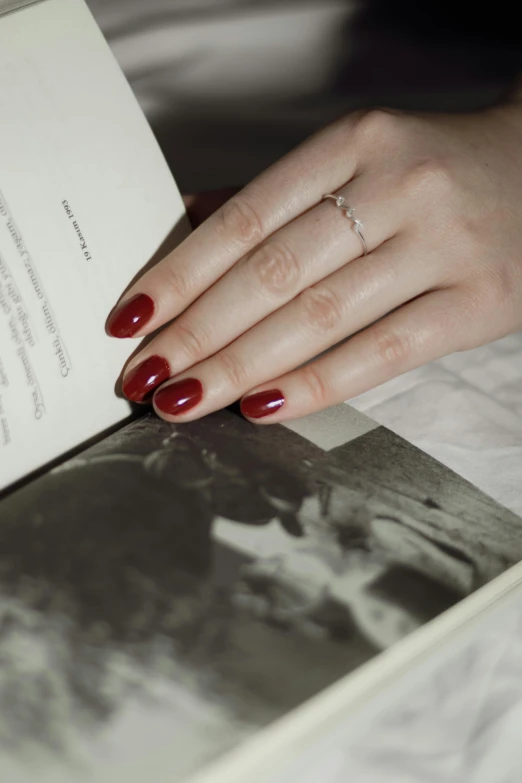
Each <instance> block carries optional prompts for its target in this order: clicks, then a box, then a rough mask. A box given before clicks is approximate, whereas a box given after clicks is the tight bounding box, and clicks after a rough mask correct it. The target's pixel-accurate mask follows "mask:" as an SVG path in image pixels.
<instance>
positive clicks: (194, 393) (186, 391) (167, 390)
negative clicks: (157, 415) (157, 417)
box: [154, 378, 203, 416]
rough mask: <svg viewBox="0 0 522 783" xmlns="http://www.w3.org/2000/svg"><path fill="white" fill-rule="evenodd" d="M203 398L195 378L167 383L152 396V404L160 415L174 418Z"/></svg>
mask: <svg viewBox="0 0 522 783" xmlns="http://www.w3.org/2000/svg"><path fill="white" fill-rule="evenodd" d="M202 398H203V386H202V385H201V383H200V381H198V380H197V379H196V378H183V380H181V381H176V382H175V383H169V385H168V386H164V387H163V388H162V389H160V390H159V391H157V392H156V394H155V395H154V404H155V405H156V407H157V408H158V409H159V410H160V411H161V412H162V413H168V415H169V416H176V415H177V414H178V413H185V412H186V411H189V410H190V409H191V408H194V407H195V406H196V405H197V404H198V403H199V402H201V400H202Z"/></svg>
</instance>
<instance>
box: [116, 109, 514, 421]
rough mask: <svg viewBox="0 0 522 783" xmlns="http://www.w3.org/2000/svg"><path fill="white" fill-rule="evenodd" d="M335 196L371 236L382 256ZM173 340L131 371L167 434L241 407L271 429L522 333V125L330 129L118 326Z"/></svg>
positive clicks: (196, 236) (199, 236) (257, 184)
mask: <svg viewBox="0 0 522 783" xmlns="http://www.w3.org/2000/svg"><path fill="white" fill-rule="evenodd" d="M330 193H335V194H338V195H342V196H343V197H344V198H345V200H346V204H347V205H350V206H351V207H353V208H354V215H355V218H357V219H358V220H360V221H362V224H363V227H362V234H363V237H364V240H365V242H366V244H367V246H368V255H363V243H362V242H361V239H360V237H359V236H358V234H357V233H356V230H354V224H353V222H352V221H351V220H350V219H348V218H347V216H346V215H345V213H344V212H343V210H342V209H338V208H337V207H336V203H335V201H333V200H326V201H325V200H324V196H325V195H326V194H330ZM160 327H164V328H163V330H162V331H161V332H160V333H159V334H158V335H157V336H156V337H155V338H154V339H153V340H152V341H151V342H149V343H148V344H147V346H146V347H145V348H143V350H142V351H141V352H140V353H138V354H137V355H136V356H134V357H133V359H132V360H131V362H130V363H129V365H128V367H127V368H126V371H125V375H124V379H123V388H124V392H125V394H126V395H127V396H128V397H129V398H130V399H132V400H139V401H141V400H144V399H147V398H148V397H149V396H150V395H151V392H152V391H153V390H154V389H155V390H156V391H155V394H154V406H155V408H156V410H157V412H158V414H159V415H160V416H162V417H163V418H165V419H168V420H172V421H174V420H175V421H189V420H191V419H195V418H198V417H200V416H204V415H205V414H207V413H210V412H211V411H214V410H216V409H219V408H223V407H225V406H226V405H229V404H230V403H232V402H234V401H235V400H237V399H239V398H242V403H241V407H242V411H243V413H244V414H245V416H247V417H249V418H251V419H253V420H256V421H257V420H262V421H263V422H277V421H284V420H286V419H291V418H295V417H298V416H303V415H305V414H308V413H311V412H313V411H317V410H319V409H321V408H324V407H326V406H328V405H331V404H333V403H337V402H341V401H343V400H346V399H349V398H351V397H355V396H356V395H358V394H361V393H362V392H364V391H365V390H367V389H369V388H371V387H373V386H376V385H378V384H381V383H383V382H384V381H387V380H388V379H390V378H392V377H394V376H396V375H399V374H400V373H404V372H406V371H407V370H410V369H412V368H414V367H417V366H419V365H421V364H423V363H425V362H429V361H431V360H433V359H436V358H438V357H440V356H443V355H445V354H447V353H450V352H452V351H459V350H466V349H469V348H473V347H476V346H478V345H481V344H483V343H486V342H488V341H491V340H495V339H496V338H499V337H501V336H503V335H506V334H508V333H510V332H513V331H517V330H519V329H521V328H522V107H521V106H520V105H518V104H516V103H513V104H511V105H506V106H502V107H495V108H493V109H489V110H487V111H484V112H481V113H475V114H469V115H453V116H450V115H430V116H428V115H422V116H417V115H413V114H399V113H395V112H390V111H371V112H365V113H358V114H352V115H350V116H348V117H346V118H344V119H343V120H341V121H338V122H337V123H335V124H334V125H332V126H330V127H328V128H326V129H325V130H323V131H322V132H321V133H319V134H318V135H316V136H314V137H313V138H311V139H310V140H309V141H307V142H306V143H305V144H303V145H302V146H301V147H299V148H298V149H296V150H295V151H293V152H292V153H290V154H289V155H288V156H287V157H285V158H283V159H282V160H281V161H280V162H278V163H276V164H275V165H274V166H272V167H271V168H270V169H268V171H266V172H265V173H264V174H262V175H261V176H260V177H258V178H257V179H256V180H254V181H253V182H252V183H251V184H250V185H248V186H247V187H246V188H245V189H244V190H242V191H241V192H240V193H238V194H237V195H235V196H233V197H232V199H231V200H229V201H228V202H227V203H226V204H224V206H222V207H220V208H219V209H218V210H217V211H216V212H215V213H214V214H213V215H212V216H211V217H210V218H209V219H208V220H206V221H205V222H204V223H203V224H202V225H201V226H200V227H199V228H197V229H196V231H194V233H193V234H192V235H191V236H189V237H188V239H186V240H185V242H183V244H182V245H180V246H179V247H178V248H177V249H176V250H174V252H173V253H171V254H170V255H169V256H168V257H167V258H165V259H164V260H163V261H162V262H161V263H160V264H158V265H157V266H156V267H154V268H153V269H152V270H150V271H149V272H147V273H146V274H145V275H143V277H142V278H141V279H140V280H139V281H138V282H137V283H136V284H135V285H134V286H133V287H132V288H131V289H130V290H129V291H128V292H127V294H126V295H125V298H124V299H123V301H122V302H120V304H119V305H118V307H117V308H116V310H115V311H114V312H113V313H112V314H111V316H110V318H109V321H108V330H109V333H110V334H112V335H113V336H115V337H142V336H144V335H147V334H149V333H150V332H153V331H155V330H157V329H159V328H160ZM347 338H350V339H347ZM330 349H331V350H330ZM325 352H326V353H325ZM317 357H319V358H317ZM312 360H313V361H312ZM158 387H159V388H158Z"/></svg>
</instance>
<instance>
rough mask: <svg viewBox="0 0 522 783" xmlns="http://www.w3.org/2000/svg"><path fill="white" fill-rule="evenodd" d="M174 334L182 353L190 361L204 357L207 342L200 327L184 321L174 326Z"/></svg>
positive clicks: (206, 337)
mask: <svg viewBox="0 0 522 783" xmlns="http://www.w3.org/2000/svg"><path fill="white" fill-rule="evenodd" d="M176 332H177V335H178V338H179V340H180V342H181V345H182V347H183V351H184V352H185V353H186V354H187V355H188V357H189V358H190V359H192V360H194V361H198V360H199V359H201V358H203V357H204V356H205V355H206V353H207V349H208V345H209V340H208V336H207V335H206V334H205V332H204V330H203V329H202V328H201V327H199V326H195V325H194V324H192V323H189V322H188V321H184V322H180V323H177V324H176Z"/></svg>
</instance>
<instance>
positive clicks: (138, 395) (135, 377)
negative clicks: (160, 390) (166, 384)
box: [123, 356, 170, 402]
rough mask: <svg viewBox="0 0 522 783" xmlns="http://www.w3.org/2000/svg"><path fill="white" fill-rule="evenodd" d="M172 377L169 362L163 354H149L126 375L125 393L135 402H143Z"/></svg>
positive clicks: (124, 380)
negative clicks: (157, 387)
mask: <svg viewBox="0 0 522 783" xmlns="http://www.w3.org/2000/svg"><path fill="white" fill-rule="evenodd" d="M168 378H170V367H169V363H168V361H167V360H166V359H164V358H163V357H162V356H149V358H148V359H145V361H143V362H142V363H141V364H138V366H137V367H134V368H133V369H132V370H129V372H128V373H127V374H126V375H125V377H124V379H123V393H124V395H125V396H126V397H127V399H129V400H132V401H133V402H143V401H144V400H145V399H146V397H147V396H148V395H149V394H150V393H151V392H152V391H153V390H154V389H155V388H156V386H159V385H160V383H163V381H166V380H167V379H168Z"/></svg>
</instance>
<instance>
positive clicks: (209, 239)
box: [107, 115, 357, 337]
mask: <svg viewBox="0 0 522 783" xmlns="http://www.w3.org/2000/svg"><path fill="white" fill-rule="evenodd" d="M356 120H357V117H356V115H352V116H351V117H350V118H348V119H346V118H345V119H343V120H342V121H338V122H336V123H334V124H332V125H330V126H328V127H327V128H325V129H324V130H322V131H320V132H319V133H317V134H316V135H315V136H312V137H311V138H310V139H308V140H307V141H306V142H304V143H303V144H301V145H300V146H299V147H297V148H296V149H295V150H293V151H292V152H290V153H289V154H288V155H286V156H285V157H284V158H282V159H281V160H280V161H278V162H277V163H275V164H273V165H272V166H271V167H270V168H269V169H267V170H266V171H265V172H263V173H262V174H261V175H259V176H258V177H257V178H256V179H254V180H253V181H252V182H251V183H250V184H249V185H247V186H246V187H245V188H244V189H243V190H242V191H240V192H239V193H238V194H236V195H235V196H233V197H232V198H231V199H230V200H229V201H227V202H226V203H225V204H224V205H223V206H222V207H220V208H219V209H218V210H217V212H215V213H214V214H213V215H211V217H209V218H208V219H207V220H206V221H205V222H204V223H203V224H202V225H201V226H200V227H199V228H197V229H196V230H195V231H194V232H193V233H192V234H191V235H190V236H188V237H187V239H185V241H184V242H182V243H181V244H180V245H179V246H178V247H177V248H176V249H175V250H173V251H172V252H171V253H170V254H169V255H168V256H166V258H164V259H163V260H162V261H161V262H160V263H159V264H157V265H156V266H154V267H153V268H152V269H150V270H149V271H148V272H146V273H145V274H144V275H143V276H142V277H141V278H140V279H139V280H138V281H137V282H136V283H135V284H134V285H133V286H132V287H131V288H129V290H128V291H127V292H126V293H125V295H124V297H123V298H122V299H121V300H120V302H119V303H118V305H117V307H116V308H115V309H114V310H113V312H112V313H111V315H110V316H109V319H108V321H107V331H108V332H109V334H110V335H112V336H113V337H135V336H136V337H141V336H142V335H145V334H149V333H150V332H153V331H155V330H156V329H158V328H159V327H161V326H163V324H165V323H167V322H168V321H170V320H171V319H172V318H175V317H176V316H177V315H179V314H180V313H181V312H183V311H184V310H185V309H186V308H187V307H188V306H189V305H190V304H192V302H194V301H195V300H196V299H197V298H198V297H199V296H201V294H202V293H204V292H205V291H206V290H207V289H208V288H210V286H211V285H213V283H215V282H216V281H217V280H219V278H220V277H222V276H223V275H224V274H225V273H226V272H227V271H228V270H229V269H230V268H231V267H232V266H233V265H234V264H235V263H237V261H239V259H240V258H242V257H243V256H244V255H245V254H246V253H248V252H249V251H251V250H253V249H254V248H255V247H256V246H257V245H259V243H260V242H262V241H263V240H265V239H266V238H267V237H269V236H270V235H271V234H273V233H274V232H275V231H277V230H278V229H279V228H281V227H282V226H284V225H286V224H287V223H289V222H290V221H292V220H294V219H295V218H296V217H298V216H299V215H301V214H302V213H303V212H305V211H307V210H308V209H310V208H311V207H313V206H315V204H317V203H318V201H320V199H321V198H322V197H323V195H324V194H325V193H327V192H330V191H331V190H335V189H337V188H339V187H341V186H342V185H343V184H345V183H346V182H347V181H348V180H349V179H351V178H352V177H353V174H354V172H355V169H356V150H355V145H354V144H353V143H351V136H352V131H353V128H354V126H355V124H356Z"/></svg>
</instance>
